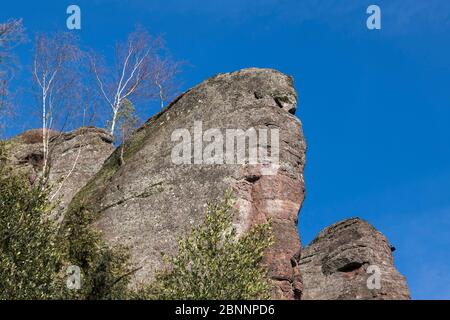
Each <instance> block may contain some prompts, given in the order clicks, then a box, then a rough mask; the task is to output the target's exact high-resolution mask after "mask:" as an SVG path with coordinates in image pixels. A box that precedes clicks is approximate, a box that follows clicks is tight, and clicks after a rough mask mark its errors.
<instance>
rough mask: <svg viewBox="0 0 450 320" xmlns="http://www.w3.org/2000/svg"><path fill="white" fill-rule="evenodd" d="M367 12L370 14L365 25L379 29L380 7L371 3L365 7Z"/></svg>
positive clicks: (368, 27)
mask: <svg viewBox="0 0 450 320" xmlns="http://www.w3.org/2000/svg"><path fill="white" fill-rule="evenodd" d="M366 12H367V14H369V15H370V16H369V17H368V18H367V21H366V25H367V29H369V30H380V29H381V9H380V7H379V6H377V5H375V4H372V5H370V6H369V7H368V8H367V11H366Z"/></svg>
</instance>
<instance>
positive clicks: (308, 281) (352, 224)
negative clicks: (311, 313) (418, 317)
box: [300, 218, 410, 300]
mask: <svg viewBox="0 0 450 320" xmlns="http://www.w3.org/2000/svg"><path fill="white" fill-rule="evenodd" d="M393 251H394V247H393V246H392V245H390V244H389V242H388V240H387V239H386V237H385V236H384V235H383V234H381V233H380V232H379V231H377V230H376V229H375V228H374V227H372V226H371V225H370V224H369V223H367V222H366V221H364V220H361V219H359V218H351V219H347V220H344V221H341V222H338V223H336V224H334V225H332V226H330V227H328V228H326V229H324V230H322V231H321V232H320V233H319V235H318V236H317V237H316V238H315V239H314V240H313V241H312V242H311V244H310V245H309V246H307V247H306V248H303V250H302V257H301V260H300V270H301V274H302V277H303V285H304V291H303V296H302V299H305V300H336V299H345V300H348V299H362V300H369V299H393V300H399V299H401V300H403V299H410V294H409V289H408V286H407V284H406V280H405V278H404V277H403V276H402V275H401V274H400V273H399V272H398V271H397V269H396V268H395V266H394V259H393V255H392V252H393Z"/></svg>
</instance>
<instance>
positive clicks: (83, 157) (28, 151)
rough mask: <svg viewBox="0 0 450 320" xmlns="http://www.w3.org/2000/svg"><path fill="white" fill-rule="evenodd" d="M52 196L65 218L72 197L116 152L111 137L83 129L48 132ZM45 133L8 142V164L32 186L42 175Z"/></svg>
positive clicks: (57, 212) (30, 133) (27, 134)
mask: <svg viewBox="0 0 450 320" xmlns="http://www.w3.org/2000/svg"><path fill="white" fill-rule="evenodd" d="M49 135H50V142H49V150H50V157H49V158H50V159H49V168H50V170H49V177H48V178H49V184H50V186H51V192H50V197H51V200H52V202H53V203H54V204H55V206H56V207H55V209H54V213H55V215H57V216H58V219H62V214H63V213H64V211H65V209H66V208H67V205H68V204H69V203H70V201H71V200H72V198H73V196H74V195H75V194H76V193H77V192H78V191H79V190H80V189H81V188H82V187H83V186H84V185H86V183H87V182H88V181H89V180H90V179H91V178H92V177H93V176H94V175H95V174H96V173H97V171H98V170H100V168H101V167H102V165H103V162H104V161H105V159H106V158H108V157H109V156H110V155H111V153H112V152H113V151H114V146H113V145H112V142H113V139H112V137H111V135H110V134H109V133H108V132H106V131H105V130H103V129H98V128H94V127H82V128H79V129H77V130H74V131H72V132H64V133H59V132H56V131H51V132H49ZM43 159H44V156H43V148H42V130H41V129H32V130H28V131H26V132H24V133H22V134H20V135H18V136H16V137H14V138H12V139H11V140H9V164H10V165H11V166H12V167H13V168H14V169H15V170H17V171H19V172H23V173H25V174H26V175H27V176H28V179H29V181H30V183H31V184H33V183H35V182H36V179H38V177H40V176H41V175H42V167H43Z"/></svg>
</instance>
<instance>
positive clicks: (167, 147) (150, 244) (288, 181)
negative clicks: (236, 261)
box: [71, 68, 306, 299]
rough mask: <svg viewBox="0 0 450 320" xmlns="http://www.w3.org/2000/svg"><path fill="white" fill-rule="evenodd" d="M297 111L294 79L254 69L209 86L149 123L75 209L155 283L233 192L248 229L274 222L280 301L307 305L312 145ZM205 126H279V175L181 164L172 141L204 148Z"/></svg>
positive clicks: (271, 263)
mask: <svg viewBox="0 0 450 320" xmlns="http://www.w3.org/2000/svg"><path fill="white" fill-rule="evenodd" d="M296 106H297V94H296V92H295V90H294V88H293V83H292V79H291V78H290V77H288V76H286V75H284V74H282V73H280V72H278V71H275V70H270V69H255V68H252V69H244V70H241V71H238V72H233V73H226V74H220V75H217V76H215V77H213V78H211V79H208V80H206V81H205V82H203V83H201V84H200V85H198V86H196V87H194V88H193V89H191V90H189V91H187V92H186V93H184V94H183V95H181V96H180V97H178V98H177V99H175V101H174V102H172V104H170V105H169V106H168V107H166V108H165V109H164V110H162V111H161V112H160V113H159V114H157V115H155V116H154V117H152V118H151V119H149V120H148V121H147V122H146V123H145V124H144V125H143V126H142V127H141V128H140V129H139V130H138V131H137V132H136V133H135V134H134V135H133V136H132V137H131V139H130V140H129V141H128V142H127V143H126V144H125V148H124V156H123V158H124V164H122V165H120V163H121V161H120V148H118V149H117V150H116V152H115V153H114V154H113V155H112V156H111V157H110V158H109V159H108V160H107V161H106V163H105V165H104V166H103V168H102V169H101V171H100V172H99V173H98V174H97V175H96V176H95V178H94V179H92V180H91V181H90V182H89V183H88V185H87V186H86V187H85V188H84V189H83V190H82V191H81V192H79V193H78V195H77V196H76V198H74V200H73V201H72V204H71V207H73V208H76V206H78V205H80V204H81V203H82V204H83V205H85V206H87V207H88V208H90V209H91V211H92V212H94V213H95V214H96V215H97V217H98V218H97V220H96V221H95V223H94V226H95V227H96V228H98V229H100V230H101V231H102V233H103V236H104V238H105V239H106V240H107V242H108V243H110V244H111V245H115V244H121V245H126V246H128V247H129V248H130V250H131V260H132V263H133V264H134V266H135V267H142V268H141V269H139V270H138V271H137V272H136V273H135V277H134V279H133V282H134V283H137V282H141V281H144V282H149V281H151V280H152V278H153V276H154V273H155V271H156V270H158V269H160V268H162V267H163V266H164V265H163V261H162V257H161V252H165V253H174V252H175V251H176V249H177V248H176V240H177V239H178V238H179V237H180V236H181V235H183V234H184V233H185V232H186V231H187V230H189V229H190V228H191V226H193V225H196V224H197V223H199V222H200V221H201V220H202V218H203V215H204V209H205V205H206V203H207V202H208V201H210V200H213V199H216V198H221V197H222V196H223V194H224V192H225V190H227V189H228V188H232V189H233V190H234V192H235V196H236V198H237V208H238V210H239V219H238V221H237V222H236V223H237V227H238V229H239V230H241V231H243V230H246V229H248V228H249V226H251V225H252V224H254V223H258V222H262V221H265V220H266V219H268V218H272V219H273V231H274V236H275V244H274V246H273V247H272V248H271V249H270V251H269V252H268V253H267V255H266V258H265V263H266V265H267V266H268V269H269V275H270V277H271V278H272V279H273V280H274V282H275V284H276V289H275V291H274V293H273V296H274V298H283V299H294V298H298V297H299V296H300V292H301V290H302V287H301V277H300V274H299V268H298V260H299V257H300V240H299V236H298V231H297V218H298V211H299V208H300V206H301V204H302V202H303V198H304V181H303V168H304V164H305V149H306V145H305V140H304V137H303V133H302V126H301V123H300V121H299V120H298V119H297V118H296V117H295V116H294V115H293V113H294V112H295V109H296ZM195 121H202V127H203V128H202V129H203V133H205V132H206V131H207V130H208V129H217V130H218V131H219V133H222V134H223V136H224V137H225V136H226V131H225V130H226V129H242V130H244V131H246V130H248V129H250V128H255V129H256V130H258V129H270V130H274V129H278V130H279V149H280V151H279V165H280V166H279V168H277V167H269V170H274V171H272V172H271V173H273V174H272V175H270V174H268V171H267V170H266V169H267V166H266V165H263V164H218V163H215V164H206V163H204V162H202V163H198V164H195V163H194V162H196V161H195V160H194V158H195V157H196V156H195V154H197V153H196V152H197V151H198V149H195V148H194V153H192V154H190V155H189V157H188V158H189V159H190V160H192V163H188V164H186V163H185V164H175V163H174V161H173V157H172V152H173V150H174V148H175V147H176V145H178V144H179V143H180V141H179V140H176V141H172V139H171V137H172V134H173V133H174V131H175V130H177V129H187V130H188V131H189V132H190V136H192V141H193V142H194V143H200V144H201V143H202V142H201V140H202V138H201V135H200V136H199V135H196V134H194V132H193V131H194V129H193V127H194V122H195ZM217 130H216V132H217ZM258 133H259V131H258ZM259 137H261V134H259ZM272 142H273V141H270V143H269V145H268V147H267V149H269V150H270V149H271V148H273V147H274V144H273V143H272ZM209 143H210V142H203V144H202V145H200V146H203V148H205V147H206V145H208V144H209ZM233 145H234V144H233ZM195 150H197V151H195ZM204 150H205V149H204ZM226 151H229V150H228V149H227V150H226ZM197 155H198V154H197ZM200 158H201V156H200ZM197 160H198V157H197ZM189 162H190V161H189ZM197 162H198V161H197ZM200 162H201V161H200ZM269 172H270V171H269Z"/></svg>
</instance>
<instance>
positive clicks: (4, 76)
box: [0, 19, 25, 128]
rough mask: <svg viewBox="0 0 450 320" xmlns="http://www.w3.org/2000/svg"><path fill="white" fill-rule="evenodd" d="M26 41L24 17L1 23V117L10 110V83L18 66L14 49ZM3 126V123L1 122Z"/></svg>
mask: <svg viewBox="0 0 450 320" xmlns="http://www.w3.org/2000/svg"><path fill="white" fill-rule="evenodd" d="M24 41H25V31H24V28H23V25H22V19H12V20H8V21H6V22H4V23H0V118H1V117H3V116H4V115H5V114H6V113H7V112H8V111H10V107H11V105H10V103H9V83H10V81H11V79H12V78H13V77H14V71H15V69H16V67H17V63H16V59H15V56H14V54H13V53H12V50H13V49H14V48H15V47H16V46H18V45H19V44H21V43H22V42H24ZM0 128H1V123H0Z"/></svg>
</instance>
